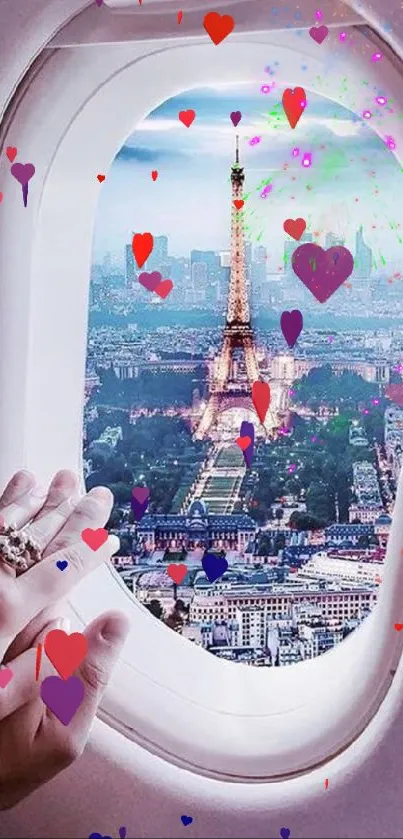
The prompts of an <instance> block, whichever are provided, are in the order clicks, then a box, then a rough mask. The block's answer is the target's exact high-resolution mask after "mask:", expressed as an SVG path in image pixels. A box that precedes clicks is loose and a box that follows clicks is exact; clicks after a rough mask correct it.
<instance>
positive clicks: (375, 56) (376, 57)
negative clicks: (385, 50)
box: [372, 52, 383, 61]
mask: <svg viewBox="0 0 403 839" xmlns="http://www.w3.org/2000/svg"><path fill="white" fill-rule="evenodd" d="M381 58H383V56H382V53H381V52H374V54H373V56H372V61H380V60H381Z"/></svg>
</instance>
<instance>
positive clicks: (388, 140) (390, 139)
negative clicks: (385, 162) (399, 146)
mask: <svg viewBox="0 0 403 839" xmlns="http://www.w3.org/2000/svg"><path fill="white" fill-rule="evenodd" d="M385 143H386V145H387V147H388V149H392V151H393V150H394V149H395V148H396V143H395V141H394V139H393V137H389V136H387V137H385Z"/></svg>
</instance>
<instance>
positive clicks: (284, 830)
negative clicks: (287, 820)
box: [280, 827, 291, 839]
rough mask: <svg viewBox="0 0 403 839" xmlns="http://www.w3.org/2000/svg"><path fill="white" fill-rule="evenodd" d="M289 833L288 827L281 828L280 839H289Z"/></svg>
mask: <svg viewBox="0 0 403 839" xmlns="http://www.w3.org/2000/svg"><path fill="white" fill-rule="evenodd" d="M290 833H291V831H290V829H289V828H288V827H282V828H281V830H280V836H281V839H289V835H290Z"/></svg>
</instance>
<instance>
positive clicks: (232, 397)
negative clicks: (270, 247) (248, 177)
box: [195, 137, 274, 439]
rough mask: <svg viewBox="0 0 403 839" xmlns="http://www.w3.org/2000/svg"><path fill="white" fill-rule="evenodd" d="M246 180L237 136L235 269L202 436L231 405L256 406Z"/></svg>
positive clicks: (269, 419) (233, 193)
mask: <svg viewBox="0 0 403 839" xmlns="http://www.w3.org/2000/svg"><path fill="white" fill-rule="evenodd" d="M244 180H245V175H244V170H243V168H242V167H241V166H240V165H239V145H238V137H237V138H236V155H235V163H234V165H233V166H232V168H231V184H232V190H231V207H232V215H231V273H230V282H229V290H228V302H227V318H226V324H225V328H224V336H223V342H222V346H221V349H220V352H219V354H218V357H217V358H216V359H215V363H214V371H213V373H212V376H211V380H210V395H209V399H208V402H207V405H206V408H205V410H204V413H203V416H202V419H201V422H200V425H199V427H198V429H197V431H196V435H195V436H196V438H198V439H202V438H203V437H206V436H208V434H209V433H210V431H211V429H212V427H213V426H214V424H215V423H216V421H217V418H218V415H219V414H220V413H222V412H224V411H226V410H228V409H229V408H233V407H244V408H248V409H252V410H253V405H252V398H251V390H252V385H253V382H256V381H257V380H258V379H259V369H258V363H257V359H256V353H255V344H254V335H253V330H252V326H251V320H250V311H249V301H248V293H247V284H246V270H245V244H244V231H243V221H242V213H240V212H239V211H238V210H237V209H236V207H235V203H234V202H235V201H237V200H240V199H242V191H243V184H244ZM235 355H236V356H237V358H235ZM241 371H242V374H243V375H242V374H241ZM266 423H267V425H268V426H269V427H270V426H273V425H274V422H273V416H272V414H271V413H270V414H269V413H268V416H267V419H266ZM257 425H258V423H257Z"/></svg>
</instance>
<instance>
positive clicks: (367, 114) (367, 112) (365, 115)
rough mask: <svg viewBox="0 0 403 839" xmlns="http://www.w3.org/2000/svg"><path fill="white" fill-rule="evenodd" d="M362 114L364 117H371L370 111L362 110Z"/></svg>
mask: <svg viewBox="0 0 403 839" xmlns="http://www.w3.org/2000/svg"><path fill="white" fill-rule="evenodd" d="M362 115H363V117H364V119H371V117H372V114H371V111H363V112H362Z"/></svg>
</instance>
